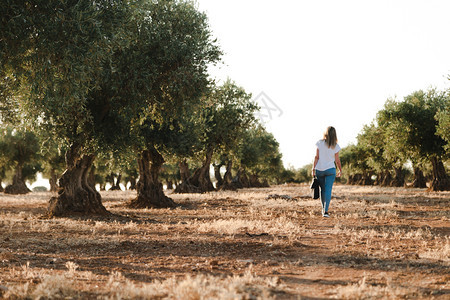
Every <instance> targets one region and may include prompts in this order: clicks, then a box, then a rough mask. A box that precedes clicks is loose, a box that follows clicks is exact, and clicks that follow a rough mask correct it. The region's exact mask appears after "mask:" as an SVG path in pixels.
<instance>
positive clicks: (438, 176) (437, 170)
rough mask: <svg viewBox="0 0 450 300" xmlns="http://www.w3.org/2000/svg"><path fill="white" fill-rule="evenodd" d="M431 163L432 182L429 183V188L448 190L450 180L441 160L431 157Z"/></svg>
mask: <svg viewBox="0 0 450 300" xmlns="http://www.w3.org/2000/svg"><path fill="white" fill-rule="evenodd" d="M431 163H432V165H433V182H432V183H431V186H430V190H432V191H448V190H449V189H450V182H449V179H448V177H447V173H446V172H445V167H444V164H443V163H442V160H440V159H439V158H437V157H432V158H431Z"/></svg>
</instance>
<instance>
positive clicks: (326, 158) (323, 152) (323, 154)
mask: <svg viewBox="0 0 450 300" xmlns="http://www.w3.org/2000/svg"><path fill="white" fill-rule="evenodd" d="M316 146H317V149H319V161H318V162H317V164H316V170H319V171H325V170H328V169H331V168H336V166H335V165H334V155H335V154H336V153H338V152H339V150H341V147H339V144H336V146H335V147H334V148H331V147H330V148H328V146H327V143H325V140H319V141H318V142H317V143H316Z"/></svg>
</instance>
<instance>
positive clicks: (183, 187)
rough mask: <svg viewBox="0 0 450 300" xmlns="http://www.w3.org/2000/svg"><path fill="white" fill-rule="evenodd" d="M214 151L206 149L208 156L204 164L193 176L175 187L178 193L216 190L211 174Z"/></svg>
mask: <svg viewBox="0 0 450 300" xmlns="http://www.w3.org/2000/svg"><path fill="white" fill-rule="evenodd" d="M213 152H214V151H213V150H212V149H209V150H208V151H206V158H205V161H204V162H203V164H202V166H201V167H200V168H198V169H197V170H195V172H194V174H192V176H190V177H189V178H188V179H186V180H185V181H184V182H182V183H181V184H180V185H178V186H177V188H176V189H175V192H176V193H206V192H210V191H214V190H215V188H214V186H213V184H212V182H211V178H210V176H209V167H210V165H211V159H212V155H213Z"/></svg>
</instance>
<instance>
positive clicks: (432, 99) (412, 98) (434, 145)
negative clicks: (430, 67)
mask: <svg viewBox="0 0 450 300" xmlns="http://www.w3.org/2000/svg"><path fill="white" fill-rule="evenodd" d="M448 101H449V95H448V93H446V92H445V91H444V92H439V91H436V90H434V89H431V90H429V91H428V92H424V91H417V92H414V93H412V94H410V95H408V96H407V97H405V99H404V101H402V102H399V103H397V104H396V105H394V106H393V109H391V110H387V111H386V112H385V114H386V115H387V116H386V117H387V118H389V119H390V120H392V121H391V122H392V123H394V124H397V128H400V129H401V130H398V131H397V132H400V133H401V134H400V135H399V134H397V135H395V139H397V140H400V143H401V144H403V145H404V146H403V148H397V151H398V152H400V153H406V154H409V155H410V156H411V157H412V158H416V159H424V160H425V159H426V160H428V161H430V162H431V164H432V166H433V182H432V184H431V189H432V190H448V189H449V188H450V185H449V181H448V178H447V175H446V171H445V168H444V165H443V162H442V159H443V158H444V156H445V146H446V141H445V140H444V139H443V138H442V137H441V136H439V135H438V132H439V131H437V130H438V129H439V121H438V120H437V116H438V115H439V112H440V111H445V107H446V105H447V103H448ZM402 150H403V151H402Z"/></svg>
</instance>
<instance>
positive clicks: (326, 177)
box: [312, 126, 342, 218]
mask: <svg viewBox="0 0 450 300" xmlns="http://www.w3.org/2000/svg"><path fill="white" fill-rule="evenodd" d="M337 141H338V140H337V135H336V129H334V127H332V126H329V127H328V128H327V130H326V131H325V132H324V134H323V139H322V140H319V141H318V142H317V143H316V146H317V150H316V156H315V157H314V165H313V170H312V174H313V176H316V177H317V180H318V181H319V186H320V201H321V202H322V216H323V217H326V218H329V217H330V215H329V214H328V208H329V207H330V201H331V190H332V189H333V183H334V179H335V178H336V177H340V176H341V175H342V167H341V161H340V160H339V150H341V147H339V145H338V143H337ZM336 166H337V168H338V173H337V174H336Z"/></svg>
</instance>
